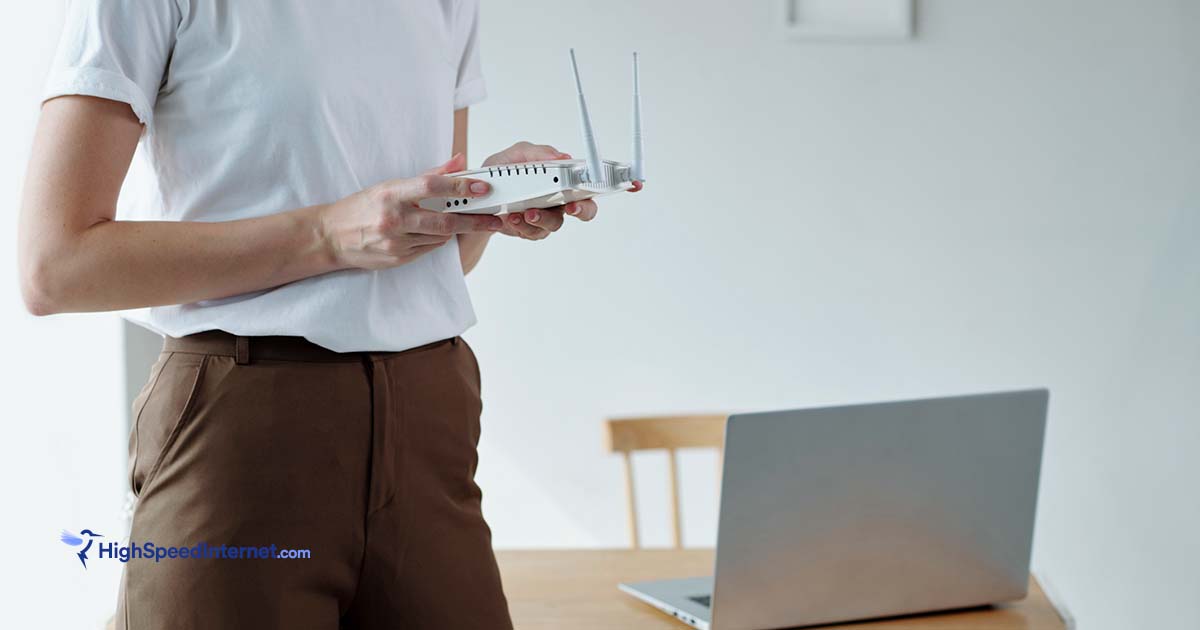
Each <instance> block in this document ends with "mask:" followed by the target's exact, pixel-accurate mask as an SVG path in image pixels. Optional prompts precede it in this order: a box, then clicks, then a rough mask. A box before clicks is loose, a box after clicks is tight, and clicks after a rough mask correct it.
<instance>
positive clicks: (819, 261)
mask: <svg viewBox="0 0 1200 630" xmlns="http://www.w3.org/2000/svg"><path fill="white" fill-rule="evenodd" d="M773 4H774V3H771V2H753V3H749V2H737V3H733V2H719V1H717V0H702V1H697V2H689V3H679V2H671V3H668V2H653V3H647V2H635V1H633V0H613V1H611V2H604V3H575V2H544V3H496V2H492V3H485V5H486V6H485V8H484V14H483V17H484V55H485V68H486V71H487V72H488V75H489V79H490V89H491V98H490V100H489V101H488V102H487V103H485V104H483V105H482V106H480V107H477V108H475V111H473V112H472V140H471V147H472V159H473V160H475V161H478V160H480V159H482V158H483V157H484V156H486V155H487V154H488V153H489V152H491V151H494V150H497V149H499V148H500V147H502V146H504V145H506V144H507V143H508V142H510V141H512V140H514V139H517V138H524V137H529V138H530V139H532V140H535V141H539V142H551V143H558V144H559V145H560V146H561V148H563V149H565V150H568V151H574V152H576V154H577V155H578V154H580V148H581V147H580V146H579V142H578V140H577V138H578V133H577V130H576V117H575V112H574V103H573V94H572V92H571V89H570V88H571V86H570V83H569V75H568V70H567V64H566V59H565V50H566V48H567V47H568V46H571V45H573V46H575V47H577V49H578V52H579V54H580V62H581V64H582V68H581V70H582V72H583V73H584V79H585V81H586V88H587V90H588V94H589V98H590V104H591V109H592V112H593V116H594V118H595V123H596V125H597V132H598V134H599V140H600V146H601V150H602V153H603V154H605V155H606V156H609V157H616V158H627V157H628V156H629V145H628V140H627V138H628V130H629V122H628V115H629V114H628V112H629V102H628V72H629V70H628V56H627V55H628V53H629V51H630V50H634V49H636V50H639V51H640V52H641V53H642V60H643V65H642V73H643V96H644V100H645V106H646V108H647V111H646V118H647V124H648V128H647V130H646V133H647V138H648V148H647V155H648V158H649V160H650V162H649V164H648V166H647V168H648V174H649V179H650V183H649V186H648V188H647V190H646V191H645V192H644V193H641V194H640V196H638V197H636V198H635V197H632V196H630V197H629V198H621V199H611V200H606V201H605V203H604V204H603V209H602V216H601V218H600V219H599V220H598V221H597V222H596V223H595V224H593V225H589V226H580V225H572V226H570V227H569V228H567V229H566V230H565V233H563V234H559V235H557V236H556V237H555V238H553V239H550V240H548V241H546V242H544V243H539V244H534V245H531V244H526V243H517V242H498V243H496V244H495V245H494V247H493V249H492V250H491V251H489V252H488V254H487V257H486V258H485V260H484V264H483V265H482V267H481V268H480V270H479V271H477V272H476V273H475V274H474V275H473V276H472V277H471V285H472V291H473V295H474V299H475V303H476V307H477V310H478V312H479V315H480V318H481V323H480V324H479V326H478V327H477V328H476V329H475V330H474V331H472V332H471V333H470V335H469V336H468V339H469V340H470V341H471V342H472V343H473V344H474V346H475V348H476V351H477V352H478V354H479V355H480V357H481V361H482V363H483V369H484V374H485V396H486V411H485V414H486V417H485V428H484V443H483V446H482V449H483V453H482V455H481V456H482V467H481V470H480V477H481V483H482V485H483V486H484V490H485V497H486V499H485V502H486V504H485V505H486V511H487V514H488V515H489V517H490V519H491V523H492V526H493V529H494V532H495V539H496V542H497V544H498V545H501V546H508V547H511V546H541V545H546V544H551V545H562V546H578V545H601V546H615V545H621V544H623V543H624V542H625V532H624V527H623V518H624V516H623V512H622V510H623V502H622V495H621V491H622V487H621V482H620V474H621V473H620V468H619V463H618V461H617V460H616V459H615V458H613V457H609V456H606V455H605V454H603V453H602V451H601V445H602V439H601V429H600V421H601V418H603V417H604V416H606V415H610V414H632V413H644V412H669V411H680V410H720V409H759V408H772V407H786V406H790V405H810V404H814V403H822V402H827V401H859V400H875V399H887V398H893V397H900V396H909V395H923V394H940V393H952V392H971V391H978V390H989V389H997V388H1005V387H1014V386H1023V385H1047V386H1049V387H1050V388H1051V389H1052V391H1053V396H1052V397H1053V401H1052V405H1051V418H1050V428H1049V431H1048V442H1047V451H1046V460H1045V469H1044V470H1045V474H1044V480H1043V484H1042V496H1041V503H1040V511H1039V518H1038V523H1037V535H1036V545H1035V546H1036V549H1035V565H1036V567H1037V568H1039V569H1040V570H1043V571H1045V572H1046V573H1047V574H1048V575H1049V577H1050V578H1051V580H1052V581H1053V583H1054V585H1055V586H1056V587H1057V589H1058V590H1059V591H1061V594H1062V595H1063V596H1064V597H1065V599H1066V600H1067V603H1068V604H1069V605H1070V607H1071V608H1072V609H1073V611H1074V612H1075V613H1076V616H1077V617H1078V618H1079V620H1080V622H1081V627H1083V628H1089V629H1090V628H1114V629H1116V628H1130V627H1164V628H1166V627H1170V628H1181V627H1196V626H1197V625H1200V598H1197V593H1200V578H1198V577H1197V575H1198V572H1197V571H1196V567H1197V565H1198V563H1200V542H1198V539H1197V537H1196V535H1195V532H1196V531H1200V499H1198V498H1197V497H1198V496H1200V495H1198V491H1197V483H1198V482H1200V464H1197V460H1196V457H1195V453H1196V451H1197V447H1198V446H1200V423H1198V422H1197V420H1198V419H1200V418H1198V415H1200V414H1198V412H1197V409H1200V333H1198V332H1197V324H1198V322H1200V318H1198V311H1200V247H1198V246H1197V241H1198V240H1200V148H1198V146H1200V7H1198V5H1196V4H1195V3H1190V2H1183V1H1162V0H1160V1H1153V2H1138V3H1130V2H1116V1H1106V2H1090V3H1079V2H1066V1H1053V2H1047V1H1044V0H1043V1H1037V2H1035V1H1033V0H1026V1H1022V2H990V3H985V2H954V1H950V0H927V1H923V2H921V3H920V7H919V9H920V16H919V26H918V29H919V36H918V38H917V39H916V40H915V41H913V42H912V43H909V44H901V45H845V44H804V45H801V44H796V43H786V42H783V41H782V40H781V39H779V38H777V37H775V34H774V31H773V24H772V21H771V13H772V11H771V6H772V5H773ZM662 459H663V458H661V457H657V458H656V457H653V456H647V457H645V458H642V459H639V460H638V462H637V464H638V466H639V473H640V475H641V479H642V480H643V481H644V482H646V483H645V484H644V485H643V486H642V487H641V490H642V491H643V497H642V498H643V501H642V505H643V508H644V509H645V514H644V519H643V526H644V528H645V531H646V532H647V537H648V538H649V539H650V540H651V541H652V542H657V543H660V544H665V542H666V540H667V533H666V517H665V513H664V511H663V509H662V507H661V504H662V499H663V494H664V493H663V491H662V489H661V486H662V485H663V483H664V481H663V480H664V477H663V463H662ZM682 474H683V475H684V478H685V482H686V483H687V484H688V485H687V490H686V496H685V502H686V503H685V513H686V514H685V516H686V523H687V531H686V532H685V534H686V538H687V541H688V542H689V543H691V544H701V545H702V544H711V543H712V541H713V537H714V516H715V511H716V506H715V501H714V498H713V497H712V494H713V492H712V482H713V476H714V473H713V466H712V459H711V457H709V458H704V457H701V456H693V457H691V458H690V459H689V461H685V462H684V464H683V472H682ZM655 493H657V494H655Z"/></svg>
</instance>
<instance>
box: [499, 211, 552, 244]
mask: <svg viewBox="0 0 1200 630" xmlns="http://www.w3.org/2000/svg"><path fill="white" fill-rule="evenodd" d="M504 225H505V227H507V228H509V229H510V230H512V231H513V232H514V233H516V235H517V236H520V237H521V238H524V239H528V240H531V241H540V240H542V239H544V238H546V237H547V236H549V235H550V232H549V231H547V230H543V229H542V228H540V227H538V226H536V225H530V224H529V223H527V222H526V221H525V215H524V214H522V213H520V212H514V213H511V214H508V215H506V216H505V220H504Z"/></svg>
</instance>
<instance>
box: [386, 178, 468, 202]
mask: <svg viewBox="0 0 1200 630" xmlns="http://www.w3.org/2000/svg"><path fill="white" fill-rule="evenodd" d="M395 185H396V186H397V187H398V188H399V189H400V197H401V198H402V199H403V200H405V201H411V202H418V201H420V200H422V199H429V198H432V197H449V198H453V199H458V198H462V199H473V198H476V197H484V196H486V195H488V194H489V193H491V191H492V186H491V184H489V183H487V182H485V181H483V180H480V179H474V178H471V177H447V176H445V175H420V176H418V177H413V178H411V179H401V180H397V181H396V183H395Z"/></svg>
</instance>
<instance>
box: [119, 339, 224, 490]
mask: <svg viewBox="0 0 1200 630" xmlns="http://www.w3.org/2000/svg"><path fill="white" fill-rule="evenodd" d="M207 363H208V356H207V355H202V354H187V353H178V352H174V353H164V355H163V356H161V357H160V358H159V362H158V363H157V364H156V366H155V367H156V369H155V370H152V371H151V378H150V381H149V382H148V383H147V385H146V388H144V389H143V391H142V394H140V395H139V396H138V400H139V401H140V404H138V403H137V402H135V404H134V414H135V415H134V424H133V431H132V432H131V434H130V438H129V479H130V487H131V488H132V490H133V494H134V495H135V496H138V497H141V495H142V493H143V492H144V491H145V489H146V488H147V487H148V486H149V485H150V484H151V483H152V482H153V480H154V477H155V475H156V473H157V472H158V470H159V469H161V467H162V465H163V462H164V461H165V460H166V458H167V457H168V456H169V455H170V451H171V448H172V446H173V445H174V444H175V443H176V441H177V440H178V437H179V434H180V433H181V432H182V431H183V429H184V427H185V426H186V425H187V422H188V420H189V418H190V415H191V414H190V411H191V409H192V408H193V407H194V406H195V400H196V393H197V391H198V390H199V388H200V383H201V381H202V378H203V375H204V368H205V366H206V365H207Z"/></svg>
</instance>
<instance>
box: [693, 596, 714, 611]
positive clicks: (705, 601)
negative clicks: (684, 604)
mask: <svg viewBox="0 0 1200 630" xmlns="http://www.w3.org/2000/svg"><path fill="white" fill-rule="evenodd" d="M688 599H690V600H692V601H694V602H696V603H697V604H700V605H701V606H703V607H705V608H711V607H712V595H694V596H692V597H689V598H688Z"/></svg>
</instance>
